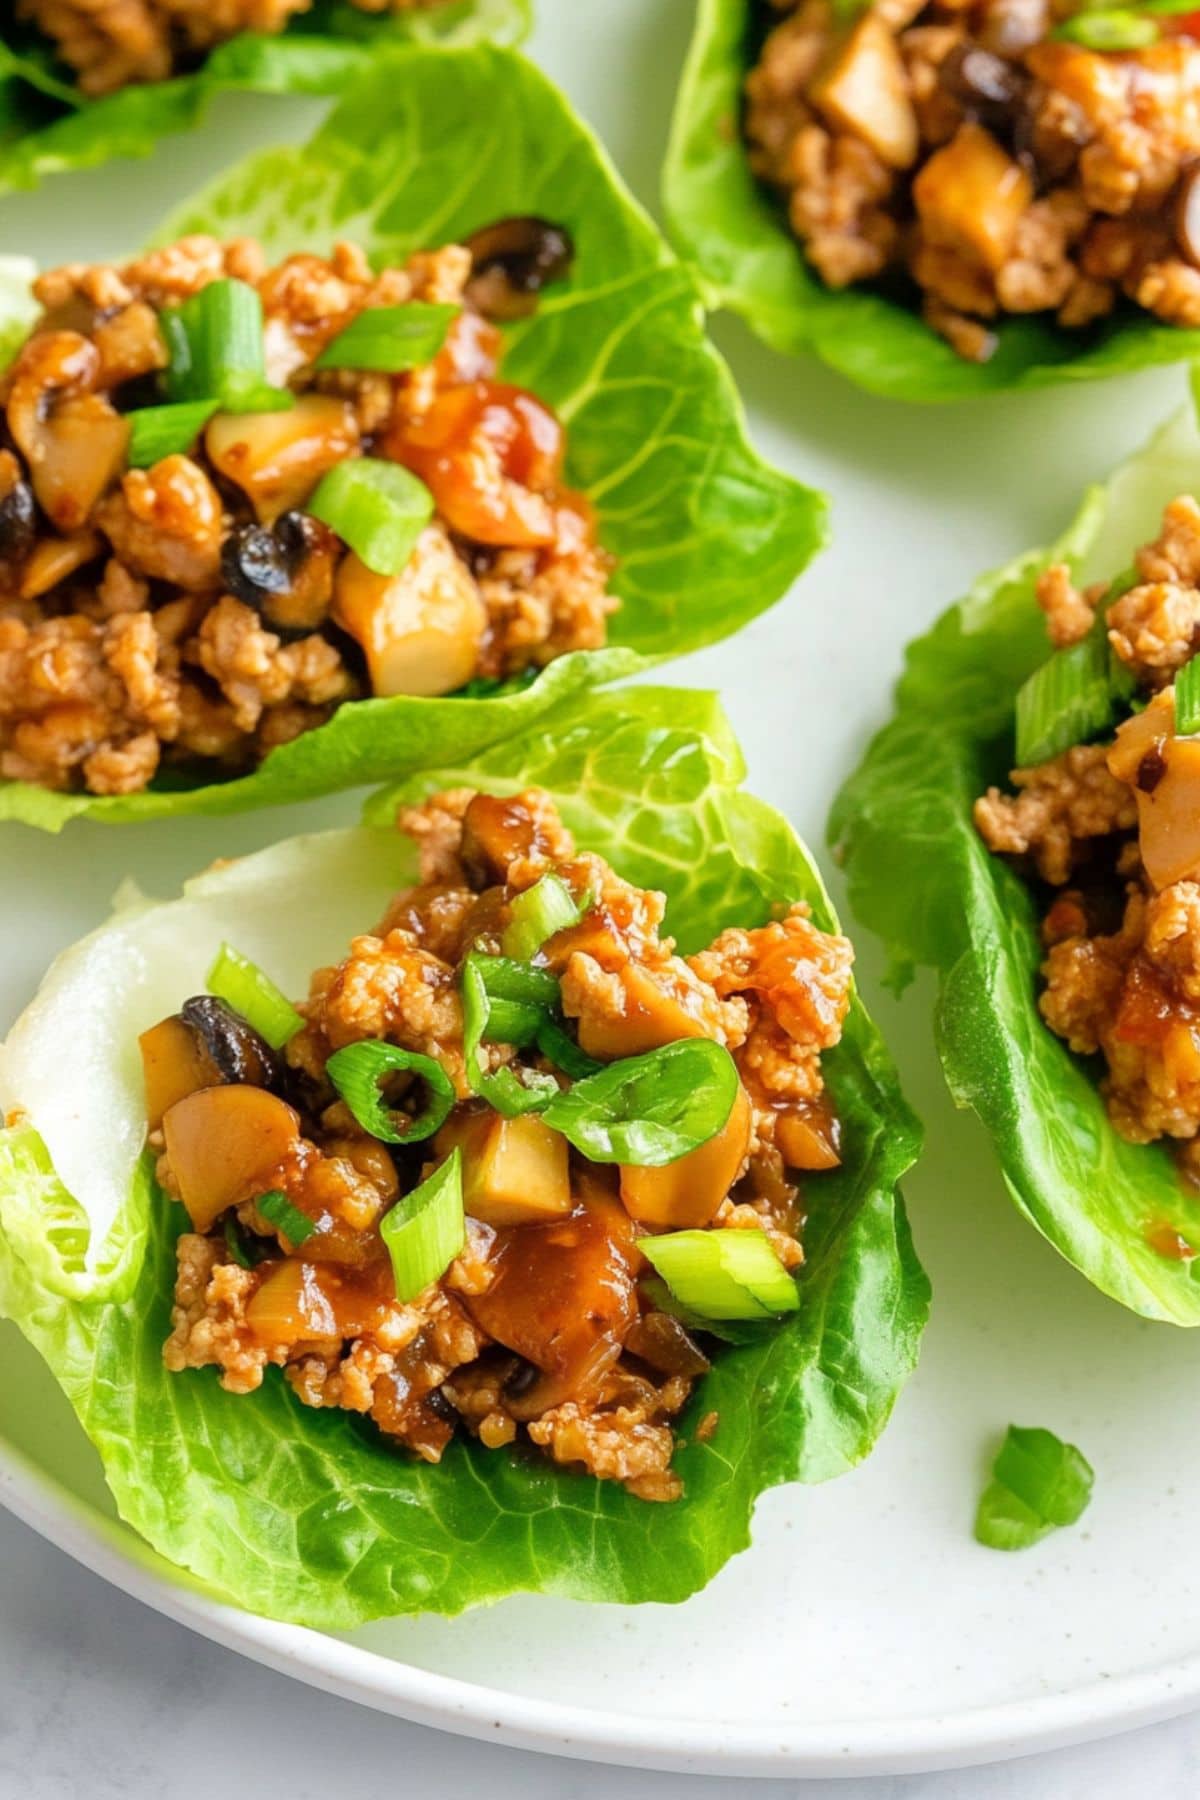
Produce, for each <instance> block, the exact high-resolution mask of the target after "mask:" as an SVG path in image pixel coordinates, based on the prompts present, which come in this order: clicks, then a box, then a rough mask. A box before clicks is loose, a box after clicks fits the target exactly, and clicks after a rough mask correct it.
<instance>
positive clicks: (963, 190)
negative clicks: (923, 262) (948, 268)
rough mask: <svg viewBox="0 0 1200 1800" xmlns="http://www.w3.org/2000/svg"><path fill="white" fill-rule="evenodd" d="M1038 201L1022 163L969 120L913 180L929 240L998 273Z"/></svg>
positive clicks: (922, 223)
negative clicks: (1025, 217) (1026, 214)
mask: <svg viewBox="0 0 1200 1800" xmlns="http://www.w3.org/2000/svg"><path fill="white" fill-rule="evenodd" d="M1032 199H1033V184H1032V182H1031V181H1030V178H1029V176H1028V174H1027V173H1026V171H1025V170H1024V169H1023V168H1022V167H1021V165H1020V164H1019V163H1017V162H1015V161H1014V160H1013V158H1012V157H1011V156H1009V154H1008V152H1007V151H1006V150H1004V149H1002V147H1001V146H1000V145H999V144H998V143H997V142H996V140H995V138H994V137H992V135H991V133H990V132H987V131H985V130H984V129H983V127H982V125H976V124H974V123H972V122H971V121H968V122H967V123H966V124H965V125H960V127H959V129H958V131H957V132H956V133H955V135H954V136H953V137H952V138H951V140H950V142H949V143H948V144H945V145H943V146H942V148H941V149H940V150H935V151H934V153H933V155H932V156H931V157H930V159H929V161H928V162H927V163H926V164H925V166H924V168H922V169H921V170H920V172H919V173H918V175H917V177H916V179H915V180H914V182H913V201H914V204H915V205H916V209H917V216H918V217H919V219H920V221H921V226H922V229H923V231H924V233H925V237H926V240H927V242H928V243H930V244H935V245H940V246H941V247H943V248H945V249H949V250H954V251H956V252H958V254H959V255H962V256H966V257H967V258H968V259H969V260H971V261H973V262H977V263H980V264H982V266H983V267H984V268H985V269H988V270H990V271H991V272H992V273H995V272H996V270H998V269H999V268H1001V266H1002V265H1003V264H1004V263H1005V262H1006V261H1007V260H1008V258H1009V256H1010V255H1011V253H1012V247H1013V241H1014V239H1015V237H1016V231H1017V225H1018V224H1019V222H1020V219H1021V215H1022V213H1023V212H1024V211H1025V209H1026V207H1028V206H1029V204H1030V202H1031V201H1032Z"/></svg>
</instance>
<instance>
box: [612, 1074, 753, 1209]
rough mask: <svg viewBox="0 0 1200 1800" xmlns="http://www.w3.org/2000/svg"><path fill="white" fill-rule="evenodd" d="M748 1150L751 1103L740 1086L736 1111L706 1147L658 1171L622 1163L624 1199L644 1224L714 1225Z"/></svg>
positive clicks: (622, 1195) (627, 1207) (735, 1105)
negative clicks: (718, 1211)
mask: <svg viewBox="0 0 1200 1800" xmlns="http://www.w3.org/2000/svg"><path fill="white" fill-rule="evenodd" d="M749 1148H750V1102H749V1100H748V1099H747V1097H746V1090H745V1088H743V1087H742V1086H741V1085H740V1084H739V1086H738V1091H737V1098H736V1099H735V1100H734V1103H733V1110H732V1111H731V1112H730V1114H729V1117H728V1119H727V1120H726V1122H725V1124H724V1125H723V1126H722V1128H721V1130H720V1131H718V1132H717V1134H716V1136H715V1137H711V1138H710V1139H709V1140H708V1142H707V1144H701V1145H700V1147H699V1149H697V1150H691V1151H689V1152H688V1154H687V1155H686V1156H681V1157H680V1158H679V1159H678V1161H676V1162H673V1163H665V1164H664V1165H663V1166H662V1167H661V1168H658V1169H646V1168H635V1167H633V1166H632V1165H630V1164H624V1163H623V1164H622V1165H621V1199H622V1201H623V1202H624V1204H625V1210H626V1211H627V1212H628V1213H629V1215H630V1217H631V1218H634V1219H637V1220H638V1222H639V1223H640V1224H642V1225H656V1226H660V1227H662V1228H663V1229H664V1230H668V1231H686V1230H690V1229H693V1228H699V1227H701V1226H704V1225H708V1224H710V1223H711V1221H712V1219H713V1218H714V1217H715V1215H716V1212H717V1208H718V1207H719V1206H720V1204H721V1202H722V1200H724V1198H725V1196H726V1195H727V1194H728V1192H729V1190H730V1188H731V1187H732V1186H733V1184H734V1182H735V1181H736V1180H737V1178H738V1176H739V1174H740V1173H741V1169H742V1165H743V1163H744V1162H745V1160H746V1153H747V1151H748V1150H749Z"/></svg>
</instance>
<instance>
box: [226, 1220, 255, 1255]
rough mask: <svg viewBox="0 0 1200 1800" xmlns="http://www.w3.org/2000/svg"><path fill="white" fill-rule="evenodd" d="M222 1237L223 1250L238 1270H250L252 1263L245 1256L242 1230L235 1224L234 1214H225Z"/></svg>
mask: <svg viewBox="0 0 1200 1800" xmlns="http://www.w3.org/2000/svg"><path fill="white" fill-rule="evenodd" d="M224 1236H225V1248H226V1249H227V1250H228V1252H229V1254H230V1256H232V1258H233V1260H234V1262H235V1263H236V1264H237V1266H238V1268H239V1269H252V1268H253V1267H254V1263H253V1260H252V1259H251V1257H250V1256H249V1255H248V1254H247V1251H246V1240H245V1238H244V1237H243V1236H242V1228H241V1226H240V1225H239V1224H238V1222H237V1215H236V1214H235V1213H231V1212H230V1213H226V1214H225V1225H224Z"/></svg>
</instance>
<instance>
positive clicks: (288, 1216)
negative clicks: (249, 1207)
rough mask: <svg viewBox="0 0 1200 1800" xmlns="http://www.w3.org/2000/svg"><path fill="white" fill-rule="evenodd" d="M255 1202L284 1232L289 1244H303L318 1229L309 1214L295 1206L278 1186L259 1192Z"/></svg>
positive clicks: (278, 1228) (265, 1216) (263, 1213)
mask: <svg viewBox="0 0 1200 1800" xmlns="http://www.w3.org/2000/svg"><path fill="white" fill-rule="evenodd" d="M254 1204H255V1206H256V1207H257V1208H258V1210H259V1212H260V1213H261V1214H262V1216H263V1218H264V1219H267V1220H269V1221H270V1223H271V1224H272V1225H274V1226H275V1228H276V1230H277V1231H281V1232H282V1233H283V1235H284V1237H285V1238H286V1239H287V1241H288V1243H289V1244H302V1243H303V1242H304V1240H305V1238H310V1237H311V1236H312V1234H313V1232H314V1231H315V1230H316V1229H317V1228H316V1226H315V1225H314V1224H313V1222H312V1220H311V1219H310V1218H309V1216H308V1214H307V1213H302V1212H301V1211H300V1208H299V1207H298V1206H293V1205H292V1203H291V1201H290V1200H289V1199H288V1197H287V1195H286V1194H283V1193H280V1191H279V1189H278V1188H271V1189H269V1190H268V1192H267V1193H265V1194H259V1196H258V1198H257V1199H256V1200H255V1202H254Z"/></svg>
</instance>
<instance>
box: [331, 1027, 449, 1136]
mask: <svg viewBox="0 0 1200 1800" xmlns="http://www.w3.org/2000/svg"><path fill="white" fill-rule="evenodd" d="M325 1073H326V1074H327V1075H328V1077H329V1079H330V1081H332V1083H333V1085H334V1087H335V1088H336V1089H337V1091H338V1093H339V1094H340V1095H341V1096H342V1099H343V1100H344V1101H345V1102H346V1105H347V1106H348V1107H349V1108H350V1111H351V1112H352V1113H353V1114H354V1116H355V1118H356V1119H357V1120H358V1122H359V1124H360V1125H361V1126H362V1128H363V1130H364V1131H369V1132H370V1134H371V1136H372V1137H374V1138H379V1139H381V1140H382V1142H383V1143H385V1144H417V1143H420V1141H421V1140H422V1138H427V1137H432V1136H433V1134H434V1132H435V1131H437V1130H439V1129H440V1128H441V1126H443V1125H444V1124H445V1122H446V1120H447V1119H448V1118H449V1117H450V1114H451V1112H452V1111H453V1109H454V1100H455V1093H454V1083H453V1082H452V1081H451V1079H450V1077H449V1076H448V1075H447V1073H446V1071H445V1069H443V1067H442V1065H441V1063H439V1062H435V1061H434V1059H433V1057H432V1056H422V1055H421V1054H420V1052H419V1051H417V1050H402V1049H401V1048H400V1046H399V1045H397V1044H384V1043H380V1042H378V1041H377V1040H375V1039H370V1040H364V1041H363V1042H362V1043H358V1044H347V1045H346V1046H345V1048H344V1049H342V1050H335V1051H334V1053H333V1055H332V1056H331V1057H330V1058H329V1061H328V1062H327V1063H326V1064H325ZM400 1074H408V1075H415V1076H416V1077H417V1079H418V1080H419V1081H422V1082H423V1083H424V1084H425V1089H426V1093H427V1095H428V1098H427V1100H426V1102H425V1104H424V1106H423V1107H422V1108H421V1110H420V1111H419V1112H417V1113H414V1114H412V1115H411V1116H410V1115H409V1114H408V1113H406V1112H400V1111H398V1110H397V1109H396V1108H394V1107H391V1106H389V1105H388V1104H387V1102H386V1100H385V1099H384V1097H383V1095H382V1094H381V1093H380V1091H379V1084H380V1082H381V1081H384V1080H386V1079H387V1077H388V1076H389V1075H400Z"/></svg>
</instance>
